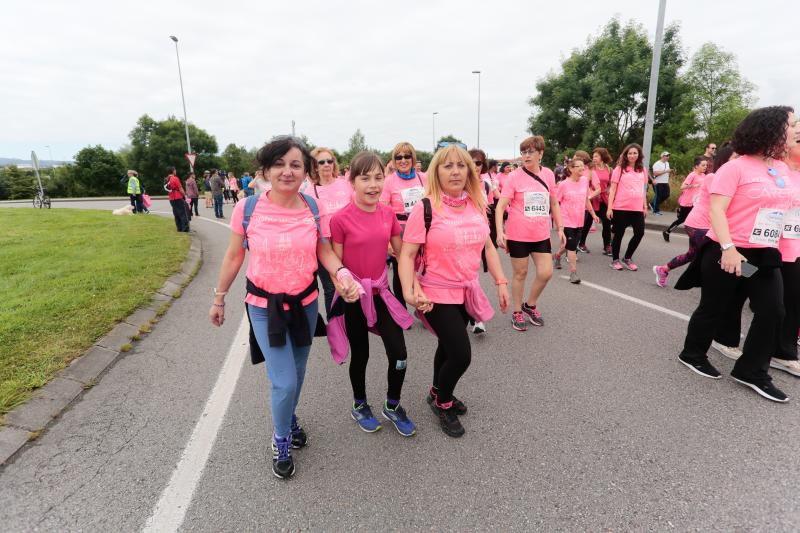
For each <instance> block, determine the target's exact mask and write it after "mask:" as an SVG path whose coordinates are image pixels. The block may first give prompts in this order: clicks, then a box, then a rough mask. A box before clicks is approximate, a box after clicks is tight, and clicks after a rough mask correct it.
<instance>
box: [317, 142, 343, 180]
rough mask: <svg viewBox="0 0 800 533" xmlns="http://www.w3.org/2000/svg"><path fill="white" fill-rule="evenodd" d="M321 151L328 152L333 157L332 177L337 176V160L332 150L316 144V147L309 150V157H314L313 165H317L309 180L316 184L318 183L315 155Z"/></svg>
mask: <svg viewBox="0 0 800 533" xmlns="http://www.w3.org/2000/svg"><path fill="white" fill-rule="evenodd" d="M322 152H328V153H329V154H331V157H332V158H333V177H334V179H335V178H338V177H339V161H338V160H337V159H336V154H335V153H333V150H331V149H330V148H325V147H324V146H317V147H316V148H314V149H313V150H311V157H313V158H314V166H315V167H317V171H316V172H314V173H312V174H311V181H313V182H314V183H316V184H317V185H319V165H317V156H319V154H321V153H322Z"/></svg>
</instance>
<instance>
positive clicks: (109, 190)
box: [72, 144, 126, 196]
mask: <svg viewBox="0 0 800 533" xmlns="http://www.w3.org/2000/svg"><path fill="white" fill-rule="evenodd" d="M125 170H126V169H125V166H124V165H123V164H122V160H121V159H120V157H119V156H118V155H117V154H115V153H114V152H113V151H111V150H106V149H105V148H103V147H102V146H100V145H99V144H98V145H96V146H87V147H86V148H83V149H81V151H80V152H78V153H77V155H75V164H74V165H73V172H72V177H73V179H74V181H75V184H76V186H77V187H78V190H77V191H76V192H78V193H79V194H83V195H86V196H103V195H107V194H115V193H116V194H120V192H121V193H122V194H125V191H120V189H121V187H122V186H121V185H120V179H121V178H122V177H123V176H125Z"/></svg>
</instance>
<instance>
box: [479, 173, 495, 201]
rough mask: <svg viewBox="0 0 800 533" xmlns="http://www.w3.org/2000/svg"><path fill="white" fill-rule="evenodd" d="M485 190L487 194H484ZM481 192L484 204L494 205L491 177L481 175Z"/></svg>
mask: <svg viewBox="0 0 800 533" xmlns="http://www.w3.org/2000/svg"><path fill="white" fill-rule="evenodd" d="M486 189H489V194H486ZM481 192H482V193H483V197H484V199H485V200H486V202H487V203H488V204H489V205H491V204H493V203H494V191H493V190H492V176H490V175H489V174H488V173H487V174H481Z"/></svg>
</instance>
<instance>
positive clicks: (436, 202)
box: [399, 144, 508, 437]
mask: <svg viewBox="0 0 800 533" xmlns="http://www.w3.org/2000/svg"><path fill="white" fill-rule="evenodd" d="M428 171H429V175H430V179H429V181H428V188H427V195H426V200H425V201H424V202H420V203H418V204H417V205H416V206H415V207H414V209H413V210H412V212H411V216H409V218H408V224H407V225H406V230H405V234H404V235H403V249H402V251H401V252H400V256H399V263H400V276H401V279H402V283H403V291H404V293H405V298H406V301H407V302H408V303H410V304H411V305H413V306H414V307H415V308H416V309H417V314H418V315H419V316H421V317H422V318H424V321H425V322H426V324H427V326H428V327H429V328H430V329H431V330H432V331H433V332H434V333H435V334H436V336H437V337H438V339H439V343H438V346H437V348H436V355H435V356H434V360H433V384H432V386H431V390H430V394H429V395H428V403H430V405H431V409H433V411H434V413H435V414H436V415H437V417H438V418H439V424H440V426H441V428H442V430H443V431H444V432H445V433H446V434H447V435H450V436H451V437H460V436H461V435H463V434H464V427H463V426H462V425H461V422H460V421H459V418H458V417H459V415H463V414H465V413H466V410H467V408H466V406H465V405H464V403H463V402H461V401H459V400H457V399H456V398H455V397H454V396H453V391H454V389H455V387H456V384H457V383H458V380H459V379H460V378H461V376H462V375H463V374H464V372H465V371H466V370H467V367H468V366H469V363H470V359H471V353H472V351H471V347H470V341H469V335H468V334H467V331H466V325H467V322H468V321H469V320H470V318H471V319H473V320H474V321H475V322H483V321H486V320H489V319H490V318H491V317H492V314H493V313H494V311H493V310H492V306H491V304H490V303H489V301H488V299H487V298H486V295H485V294H484V292H483V289H481V286H480V283H479V281H478V270H479V269H480V264H481V251H482V250H484V251H485V253H486V260H487V262H488V264H489V273H490V274H491V275H492V277H493V278H494V280H495V285H497V297H498V301H499V304H500V309H501V310H502V311H503V312H505V309H506V308H507V306H508V288H507V285H508V281H507V280H506V278H505V275H504V274H503V267H502V265H501V264H500V257H499V256H498V255H497V250H496V249H495V247H494V245H492V241H491V239H489V228H488V226H487V223H486V201H485V200H484V199H483V194H481V182H480V178H479V176H478V172H477V170H476V169H475V165H474V163H473V162H472V158H471V157H470V156H469V154H468V153H467V152H466V151H464V150H463V149H462V148H459V147H458V146H457V145H455V144H451V145H449V146H447V147H446V148H442V149H440V150H439V151H438V152H436V154H435V155H434V156H433V160H432V161H431V164H430V167H429V168H428ZM426 203H427V204H428V205H429V206H430V215H431V218H430V225H429V228H427V229H426V220H425V218H426V215H425V211H426ZM423 245H424V248H423ZM420 249H422V250H423V253H422V259H421V262H422V266H421V268H420V269H419V270H418V272H417V273H415V268H414V265H415V261H416V259H417V255H418V252H420Z"/></svg>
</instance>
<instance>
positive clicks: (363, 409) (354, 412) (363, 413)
mask: <svg viewBox="0 0 800 533" xmlns="http://www.w3.org/2000/svg"><path fill="white" fill-rule="evenodd" d="M350 416H352V417H353V420H355V421H356V424H358V427H360V428H361V429H363V430H364V431H366V432H367V433H375V432H376V431H378V430H379V429H381V423H380V422H378V419H377V418H375V415H373V414H372V409H370V407H369V404H367V403H362V404H359V405H355V404H353V408H352V409H351V410H350Z"/></svg>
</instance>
